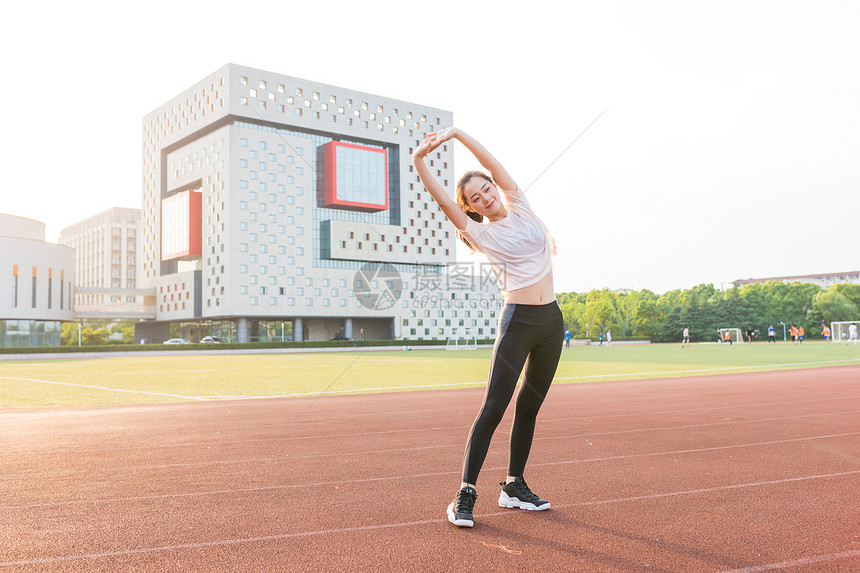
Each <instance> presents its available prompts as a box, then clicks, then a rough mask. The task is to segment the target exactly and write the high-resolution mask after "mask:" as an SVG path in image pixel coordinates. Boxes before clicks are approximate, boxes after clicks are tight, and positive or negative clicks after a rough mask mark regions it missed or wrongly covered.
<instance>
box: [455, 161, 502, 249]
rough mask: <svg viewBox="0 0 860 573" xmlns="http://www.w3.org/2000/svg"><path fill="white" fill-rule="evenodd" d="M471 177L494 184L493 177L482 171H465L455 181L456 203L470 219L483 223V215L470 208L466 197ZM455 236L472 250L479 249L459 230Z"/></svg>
mask: <svg viewBox="0 0 860 573" xmlns="http://www.w3.org/2000/svg"><path fill="white" fill-rule="evenodd" d="M473 177H480V178H482V179H486V180H487V181H489V182H490V183H492V184H493V185H495V182H494V181H493V178H492V177H490V176H489V175H487V174H486V173H484V172H483V171H467V172H466V173H463V175H462V177H460V180H459V181H457V205H459V206H460V208H461V209H463V212H464V213H466V215H468V216H469V218H470V219H472V220H473V221H477V222H478V223H483V222H484V216H483V215H479V214H478V213H476V212H475V211H473V210H472V209H470V208H469V201H468V200H467V199H466V184H467V183H469V181H471V180H472V178H473ZM457 236H458V237H460V240H461V241H463V242H464V243H466V246H467V247H469V248H470V249H472V251H480V249H478V248H476V247H475V245H473V244H472V243H470V242H469V240H468V239H466V237H464V236H463V233H461V232H460V231H459V230H458V231H457Z"/></svg>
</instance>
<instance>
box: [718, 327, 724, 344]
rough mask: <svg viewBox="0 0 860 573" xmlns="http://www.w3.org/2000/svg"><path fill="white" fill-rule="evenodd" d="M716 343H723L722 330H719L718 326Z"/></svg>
mask: <svg viewBox="0 0 860 573" xmlns="http://www.w3.org/2000/svg"><path fill="white" fill-rule="evenodd" d="M717 343H718V344H722V343H723V331H722V330H720V329H719V328H718V329H717Z"/></svg>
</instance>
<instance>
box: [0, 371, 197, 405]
mask: <svg viewBox="0 0 860 573" xmlns="http://www.w3.org/2000/svg"><path fill="white" fill-rule="evenodd" d="M0 380H17V381H22V382H38V383H40V384H55V385H57V386H75V387H77V388H90V389H93V390H105V391H108V392H124V393H127V394H146V395H149V396H166V397H168V398H182V399H184V400H206V399H205V398H200V397H198V396H183V395H181V394H167V393H164V392H146V391H144V390H125V389H122V388H109V387H107V386H91V385H89V384H72V383H71V382H57V381H55V380H38V379H36V378H19V377H17V376H0Z"/></svg>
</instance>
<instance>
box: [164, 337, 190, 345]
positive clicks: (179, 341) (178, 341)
mask: <svg viewBox="0 0 860 573" xmlns="http://www.w3.org/2000/svg"><path fill="white" fill-rule="evenodd" d="M164 344H191V342H189V341H187V340H185V339H184V338H171V339H170V340H165V341H164Z"/></svg>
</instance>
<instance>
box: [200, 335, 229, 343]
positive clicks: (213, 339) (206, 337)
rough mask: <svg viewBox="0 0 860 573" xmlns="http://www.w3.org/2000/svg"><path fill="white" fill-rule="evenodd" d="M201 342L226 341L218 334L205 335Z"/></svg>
mask: <svg viewBox="0 0 860 573" xmlns="http://www.w3.org/2000/svg"><path fill="white" fill-rule="evenodd" d="M200 342H201V344H221V343H222V342H224V341H223V340H221V338H220V337H218V336H204V337H203V339H202V340H201V341H200Z"/></svg>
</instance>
